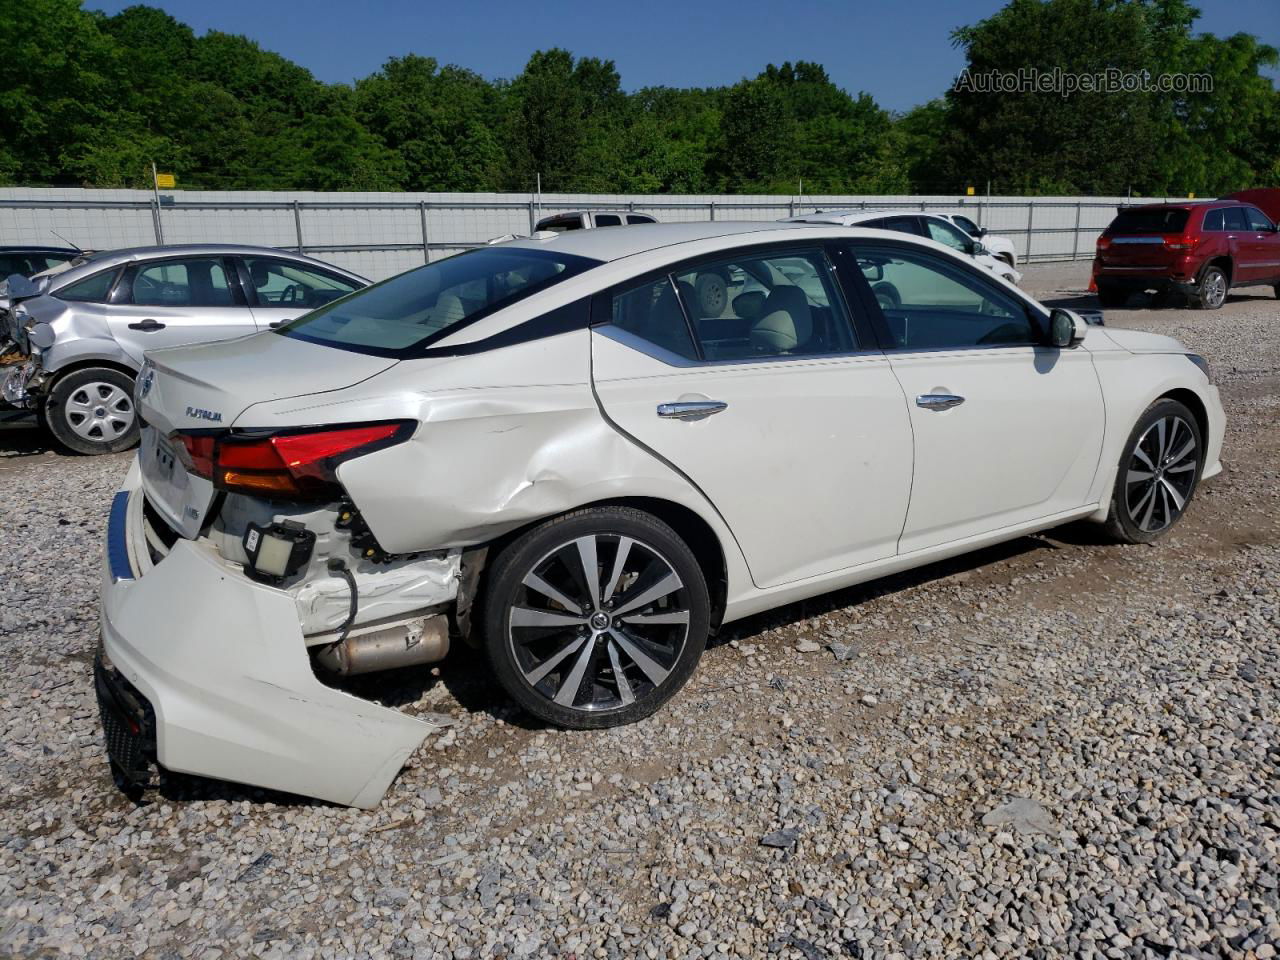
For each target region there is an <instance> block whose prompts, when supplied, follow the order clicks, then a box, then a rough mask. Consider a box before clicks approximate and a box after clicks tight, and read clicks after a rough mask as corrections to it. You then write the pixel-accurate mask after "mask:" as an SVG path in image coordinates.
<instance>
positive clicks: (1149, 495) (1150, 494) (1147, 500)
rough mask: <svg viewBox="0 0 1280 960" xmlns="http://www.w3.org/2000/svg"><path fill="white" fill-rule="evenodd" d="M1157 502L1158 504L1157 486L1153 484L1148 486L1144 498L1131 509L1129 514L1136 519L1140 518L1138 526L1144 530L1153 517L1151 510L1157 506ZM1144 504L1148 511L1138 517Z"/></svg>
mask: <svg viewBox="0 0 1280 960" xmlns="http://www.w3.org/2000/svg"><path fill="white" fill-rule="evenodd" d="M1155 504H1156V488H1155V484H1152V485H1151V486H1150V487H1148V488H1147V492H1146V493H1144V494H1143V495H1142V499H1141V500H1139V501H1138V502H1137V504H1136V505H1135V506H1134V507H1133V509H1132V510H1130V511H1129V516H1131V517H1133V518H1134V519H1135V520H1138V526H1140V527H1141V528H1142V529H1143V530H1146V529H1147V522H1148V521H1149V520H1150V519H1151V511H1152V510H1153V509H1154V508H1155ZM1144 506H1145V507H1146V508H1147V510H1146V513H1145V514H1144V515H1143V517H1142V518H1141V519H1138V514H1139V513H1141V512H1142V508H1143V507H1144Z"/></svg>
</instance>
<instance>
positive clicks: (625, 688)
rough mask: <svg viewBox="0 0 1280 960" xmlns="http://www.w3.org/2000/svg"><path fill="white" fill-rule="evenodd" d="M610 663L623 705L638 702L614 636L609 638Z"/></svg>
mask: <svg viewBox="0 0 1280 960" xmlns="http://www.w3.org/2000/svg"><path fill="white" fill-rule="evenodd" d="M609 664H610V665H611V666H612V667H613V679H614V680H615V681H616V682H617V684H618V699H619V700H621V701H622V705H623V706H626V705H627V704H628V703H635V702H636V695H635V693H634V692H633V691H632V689H631V681H630V680H628V679H627V673H626V671H625V670H623V669H622V663H621V661H620V659H619V657H618V643H617V641H616V640H613V639H612V638H611V639H610V640H609Z"/></svg>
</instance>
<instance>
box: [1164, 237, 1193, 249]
mask: <svg viewBox="0 0 1280 960" xmlns="http://www.w3.org/2000/svg"><path fill="white" fill-rule="evenodd" d="M1196 240H1197V238H1196V237H1194V236H1191V237H1165V238H1164V248H1165V249H1166V250H1190V249H1191V248H1193V247H1194V246H1195V245H1196Z"/></svg>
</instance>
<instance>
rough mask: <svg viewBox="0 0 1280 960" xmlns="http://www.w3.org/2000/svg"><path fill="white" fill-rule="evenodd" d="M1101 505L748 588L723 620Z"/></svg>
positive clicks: (907, 567) (966, 549)
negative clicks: (834, 569)
mask: <svg viewBox="0 0 1280 960" xmlns="http://www.w3.org/2000/svg"><path fill="white" fill-rule="evenodd" d="M1101 506H1102V504H1099V503H1090V504H1086V505H1084V506H1081V507H1076V508H1075V509H1073V510H1066V511H1063V512H1062V513H1056V514H1053V515H1051V516H1047V517H1040V518H1038V519H1036V520H1031V521H1027V522H1025V523H1018V524H1014V525H1012V526H1008V527H1001V528H999V529H997V530H990V531H987V532H986V533H981V534H976V535H974V536H971V537H965V538H963V539H960V540H951V541H948V542H947V543H942V544H938V545H936V546H932V547H928V548H925V549H922V550H915V551H913V552H911V553H902V554H898V555H897V556H894V557H887V558H885V559H884V560H874V561H872V562H870V563H863V564H859V565H858V566H856V567H846V568H844V569H843V570H837V571H835V572H834V573H830V574H824V575H823V576H821V577H809V578H806V579H804V580H793V581H791V582H790V583H784V584H780V585H779V586H776V587H770V588H769V589H767V590H758V589H749V590H747V591H745V592H742V593H739V594H738V595H736V596H734V597H731V598H730V599H729V601H728V602H727V604H726V609H725V614H724V620H723V622H724V623H730V622H732V621H734V620H740V619H742V618H743V617H749V616H751V615H752V614H755V613H761V612H763V611H765V610H771V609H773V608H775V607H780V606H784V605H785V604H788V603H794V602H795V601H797V600H805V599H808V598H809V597H815V596H818V595H819V594H823V593H831V592H832V591H835V590H843V589H844V588H846V587H852V586H855V585H856V584H859V583H866V582H867V581H868V580H876V579H878V578H880V577H887V576H891V575H893V574H895V573H901V572H902V571H904V570H911V569H913V568H915V567H923V566H927V565H928V564H930V563H937V562H938V561H940V560H947V559H950V558H951V557H955V556H959V555H960V554H962V553H970V552H972V551H974V550H981V549H982V548H984V547H989V546H993V545H994V544H997V543H1003V542H1005V541H1008V540H1016V539H1017V538H1018V537H1024V536H1026V535H1027V534H1030V533H1036V532H1037V531H1040V530H1047V529H1049V528H1050V527H1056V526H1060V525H1062V524H1064V523H1068V522H1070V521H1072V520H1078V519H1080V518H1082V517H1088V516H1090V515H1091V514H1094V513H1096V512H1097V511H1098V510H1099V509H1100V508H1101Z"/></svg>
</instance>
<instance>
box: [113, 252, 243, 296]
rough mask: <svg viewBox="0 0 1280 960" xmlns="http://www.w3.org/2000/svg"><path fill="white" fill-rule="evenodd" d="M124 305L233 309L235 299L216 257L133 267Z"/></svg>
mask: <svg viewBox="0 0 1280 960" xmlns="http://www.w3.org/2000/svg"><path fill="white" fill-rule="evenodd" d="M122 302H125V303H132V304H135V305H137V306H140V307H232V306H235V296H234V295H233V294H232V292H231V283H230V281H229V280H228V279H227V270H226V267H225V266H224V264H223V262H222V260H221V259H219V258H217V257H201V258H198V259H197V258H193V259H190V260H165V261H162V262H161V263H151V264H145V265H142V266H139V267H136V268H134V272H133V282H132V288H131V291H130V296H129V297H128V298H126V299H125V300H124V301H122Z"/></svg>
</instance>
